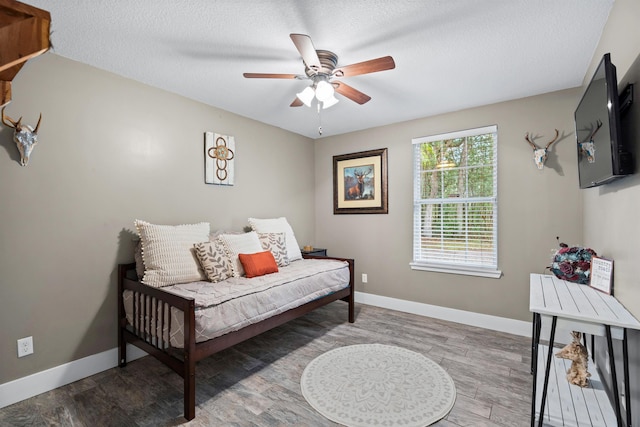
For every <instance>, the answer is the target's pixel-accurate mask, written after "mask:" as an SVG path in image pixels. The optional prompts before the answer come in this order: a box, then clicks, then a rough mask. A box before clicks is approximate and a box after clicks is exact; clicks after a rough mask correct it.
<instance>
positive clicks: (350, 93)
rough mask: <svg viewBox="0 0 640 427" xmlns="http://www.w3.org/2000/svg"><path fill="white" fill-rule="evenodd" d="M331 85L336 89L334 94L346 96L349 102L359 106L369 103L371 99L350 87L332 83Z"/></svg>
mask: <svg viewBox="0 0 640 427" xmlns="http://www.w3.org/2000/svg"><path fill="white" fill-rule="evenodd" d="M333 85H334V86H335V88H336V92H338V93H339V94H340V95H342V96H346V97H347V98H349V99H350V100H352V101H354V102H357V103H358V104H360V105H362V104H365V103H367V102H369V100H370V99H371V97H370V96H369V95H365V94H364V93H362V92H360V91H359V90H357V89H354V88H352V87H351V86H349V85H346V84H344V83H342V82H340V83H333Z"/></svg>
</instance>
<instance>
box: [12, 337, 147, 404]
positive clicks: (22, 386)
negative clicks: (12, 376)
mask: <svg viewBox="0 0 640 427" xmlns="http://www.w3.org/2000/svg"><path fill="white" fill-rule="evenodd" d="M146 355H147V353H145V352H144V351H142V350H140V349H139V348H138V347H134V346H132V345H130V344H127V362H130V361H132V360H135V359H139V358H141V357H143V356H146ZM116 366H118V348H117V347H116V348H112V349H111V350H107V351H103V352H102V353H98V354H94V355H92V356H87V357H84V358H82V359H78V360H74V361H73V362H69V363H65V364H64V365H60V366H56V367H55V368H51V369H47V370H46V371H42V372H37V373H35V374H32V375H29V376H26V377H23V378H18V379H17V380H14V381H9V382H8V383H4V384H0V408H4V407H5V406H9V405H13V404H14V403H17V402H20V401H22V400H25V399H28V398H30V397H33V396H37V395H38V394H41V393H44V392H47V391H51V390H53V389H56V388H58V387H62V386H63V385H67V384H70V383H72V382H75V381H78V380H81V379H83V378H87V377H90V376H91V375H95V374H97V373H99V372H102V371H106V370H107V369H111V368H115V367H116Z"/></svg>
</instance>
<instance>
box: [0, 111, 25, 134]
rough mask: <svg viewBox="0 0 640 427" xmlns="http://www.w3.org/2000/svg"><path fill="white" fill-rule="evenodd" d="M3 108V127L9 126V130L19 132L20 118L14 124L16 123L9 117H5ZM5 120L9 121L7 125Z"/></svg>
mask: <svg viewBox="0 0 640 427" xmlns="http://www.w3.org/2000/svg"><path fill="white" fill-rule="evenodd" d="M5 108H6V107H3V108H2V123H3V124H4V125H5V126H9V127H10V128H13V129H17V130H20V128H21V127H22V125H21V124H20V122H21V121H22V117H20V118H19V119H18V121H17V122H16V121H15V120H13V119H12V118H11V117H9V116H5V114H4V109H5ZM5 120H9V123H7V122H6V121H5Z"/></svg>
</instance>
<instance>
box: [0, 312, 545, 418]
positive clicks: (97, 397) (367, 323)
mask: <svg viewBox="0 0 640 427" xmlns="http://www.w3.org/2000/svg"><path fill="white" fill-rule="evenodd" d="M346 317H347V310H346V303H343V302H342V301H338V302H334V303H332V304H330V305H328V306H325V307H323V308H320V309H318V310H316V311H314V312H312V313H309V314H307V315H305V316H304V317H302V318H300V319H297V320H295V321H292V322H289V323H288V324H286V325H283V326H281V327H279V328H276V329H274V330H272V331H269V332H266V333H264V334H262V335H260V336H258V337H256V338H254V339H252V340H249V341H247V342H244V343H242V344H239V345H237V346H235V347H233V348H231V349H228V350H225V351H223V352H221V353H218V354H216V355H214V356H212V357H210V358H208V359H206V360H203V361H202V362H199V363H198V365H197V367H196V384H197V385H196V388H197V392H196V395H197V396H196V404H197V407H196V419H194V420H193V421H191V422H190V423H186V421H185V419H184V418H182V409H183V406H182V405H183V403H182V379H181V378H180V377H179V376H178V375H177V374H175V373H173V372H172V371H171V370H169V369H168V368H166V367H165V366H164V365H162V364H161V363H159V362H157V361H156V360H155V359H153V358H152V357H144V358H142V359H139V360H136V361H134V362H131V363H129V364H128V365H127V366H126V367H125V368H113V369H110V370H108V371H105V372H102V373H100V374H97V375H94V376H92V377H89V378H86V379H84V380H81V381H77V382H75V383H73V384H69V385H67V386H64V387H60V388H58V389H56V390H52V391H50V392H47V393H44V394H41V395H39V396H35V397H33V398H31V399H28V400H25V401H22V402H19V403H16V404H14V405H11V406H8V407H6V408H3V409H0V426H86V427H98V426H100V427H101V426H118V427H121V426H177V425H181V424H187V425H189V426H285V425H286V426H291V425H294V426H333V425H336V424H334V423H332V422H331V421H328V420H327V419H325V418H324V417H322V416H321V415H319V414H318V413H316V412H315V411H314V410H313V408H311V407H310V406H309V404H307V402H306V401H305V400H304V397H302V393H301V392H300V376H301V375H302V371H303V370H304V368H305V366H306V365H307V364H308V363H309V362H310V361H311V360H313V359H314V358H315V357H317V356H319V355H320V354H322V353H324V352H326V351H328V350H331V349H334V348H337V347H341V346H345V345H351V344H364V343H381V344H387V345H397V346H401V347H404V348H407V349H409V350H413V351H416V352H419V353H421V354H424V355H425V356H427V357H429V358H431V359H432V360H433V361H435V362H437V363H438V364H440V366H442V367H443V368H444V369H446V370H447V372H448V373H449V374H450V375H451V377H452V378H453V380H454V382H455V384H456V390H457V399H456V403H455V405H454V407H453V409H452V410H451V412H450V413H449V415H448V416H447V417H445V418H444V419H443V420H441V421H439V422H437V423H436V424H434V425H436V426H439V427H453V426H474V427H481V426H507V427H517V426H527V425H529V423H530V421H529V414H530V409H531V403H530V402H531V400H530V399H531V380H532V378H531V375H530V373H529V372H530V366H531V361H530V345H531V341H530V339H529V338H525V337H520V336H515V335H510V334H506V333H500V332H495V331H489V330H486V329H482V328H475V327H471V326H466V325H462V324H457V323H452V322H446V321H442V320H437V319H431V318H427V317H422V316H416V315H412V314H407V313H401V312H398V311H393V310H387V309H383V308H378V307H372V306H367V305H362V304H359V305H356V322H355V323H353V324H350V323H347V322H346Z"/></svg>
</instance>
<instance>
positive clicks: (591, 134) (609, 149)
mask: <svg viewBox="0 0 640 427" xmlns="http://www.w3.org/2000/svg"><path fill="white" fill-rule="evenodd" d="M630 90H631V91H633V89H632V87H631V88H630ZM625 99H626V97H625ZM620 118H621V110H620V104H619V97H618V81H617V77H616V67H615V66H614V65H613V64H612V63H611V56H610V54H608V53H607V54H605V55H604V56H603V58H602V60H601V61H600V64H599V65H598V68H597V69H596V72H595V73H594V75H593V78H592V79H591V82H590V83H589V86H588V87H587V90H586V91H585V93H584V95H583V96H582V100H581V101H580V103H579V104H578V107H577V108H576V111H575V121H576V139H577V146H578V173H579V181H580V188H589V187H596V186H598V185H603V184H607V183H609V182H611V181H613V180H615V179H618V178H622V177H624V176H626V175H630V174H632V173H633V166H634V165H633V159H632V156H631V152H630V151H629V149H628V147H627V146H626V145H625V142H624V141H625V140H624V138H623V135H622V130H621V126H620Z"/></svg>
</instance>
